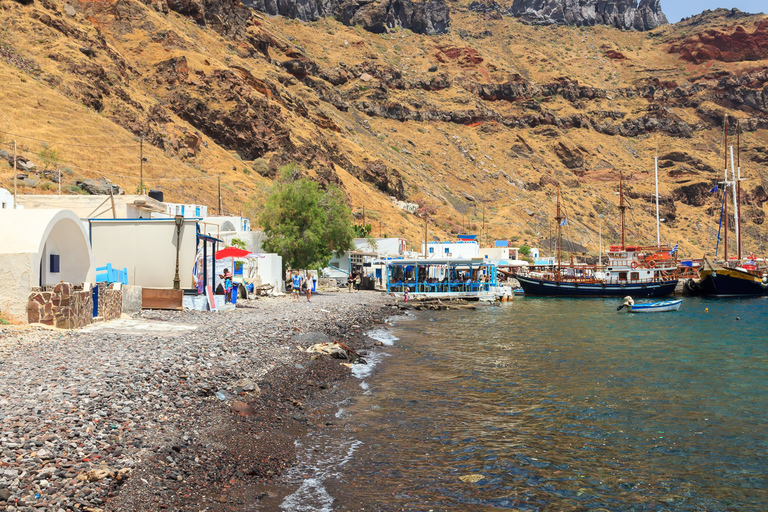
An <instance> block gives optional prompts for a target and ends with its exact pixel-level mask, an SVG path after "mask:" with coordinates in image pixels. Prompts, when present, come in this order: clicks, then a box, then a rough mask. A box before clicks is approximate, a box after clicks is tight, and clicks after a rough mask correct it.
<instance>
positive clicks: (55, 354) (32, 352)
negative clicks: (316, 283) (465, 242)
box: [0, 292, 398, 512]
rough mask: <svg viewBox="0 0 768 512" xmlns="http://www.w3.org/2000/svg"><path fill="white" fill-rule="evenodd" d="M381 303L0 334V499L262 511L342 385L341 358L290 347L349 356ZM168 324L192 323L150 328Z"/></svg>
mask: <svg viewBox="0 0 768 512" xmlns="http://www.w3.org/2000/svg"><path fill="white" fill-rule="evenodd" d="M394 305H395V301H394V300H393V299H392V298H391V297H388V296H386V295H384V294H381V293H377V292H360V293H352V294H347V293H346V292H338V293H326V294H322V295H316V296H314V297H313V300H312V302H311V303H306V302H301V303H292V302H291V300H290V297H288V296H286V297H281V298H270V299H261V300H257V301H243V302H240V303H238V306H239V307H238V308H237V309H236V310H235V311H232V312H228V313H222V314H218V315H216V314H211V313H200V312H190V311H184V312H171V311H144V312H142V314H141V315H140V317H139V319H138V321H137V322H134V323H133V324H132V323H131V322H123V323H124V324H126V325H120V324H121V321H118V322H117V323H115V324H112V325H113V326H111V327H110V324H109V323H108V324H102V325H101V326H97V327H96V328H95V329H92V330H90V329H89V330H82V331H51V330H47V329H40V328H37V327H34V326H33V327H25V328H2V329H0V370H1V371H2V374H3V376H4V378H3V381H2V382H0V432H2V436H0V439H1V440H2V448H0V503H1V504H3V505H5V506H6V507H7V509H8V510H35V509H39V508H40V507H43V508H44V509H46V510H54V511H57V512H58V510H59V509H61V510H65V511H66V510H83V511H87V510H92V511H98V510H104V511H109V510H115V511H118V510H119V511H125V512H128V511H140V510H164V509H167V510H202V509H206V508H207V510H210V511H216V510H222V511H223V510H245V509H251V510H253V509H257V508H262V507H264V508H265V509H271V510H273V509H275V508H277V506H278V505H279V503H280V502H281V500H282V498H283V497H284V495H285V494H286V493H287V492H289V490H288V489H287V486H286V485H285V484H284V483H281V481H280V478H281V477H282V476H284V474H285V472H286V470H287V469H288V468H290V467H291V465H292V464H293V463H294V461H295V456H296V452H295V450H296V448H295V441H296V440H297V439H298V438H300V437H302V436H305V435H306V434H307V433H308V432H311V431H318V430H321V429H323V428H325V427H327V426H332V425H333V413H334V412H335V411H333V410H332V408H333V407H334V405H336V404H338V402H339V401H340V400H341V399H343V398H344V397H346V396H348V394H349V393H351V392H353V390H352V388H350V387H349V383H350V382H351V379H350V377H351V376H352V372H351V371H350V369H349V368H347V367H345V366H342V364H340V363H341V362H342V361H340V360H338V359H332V358H331V357H329V356H326V355H323V356H318V355H316V354H312V353H307V352H303V351H301V350H299V349H297V348H296V347H297V346H301V347H303V348H307V347H308V346H310V345H312V344H314V343H316V342H319V341H322V340H323V339H327V338H326V337H330V338H331V339H332V340H338V341H341V342H343V343H344V344H345V345H347V346H349V347H350V348H352V349H353V350H355V351H358V352H360V353H361V355H363V356H364V355H365V353H367V352H366V351H368V350H370V349H371V348H373V347H374V346H375V345H376V343H375V342H374V340H372V339H370V338H368V337H366V336H365V333H366V332H367V331H369V330H371V329H372V328H375V327H376V326H379V325H381V324H382V323H383V321H384V320H385V319H386V318H388V317H391V316H393V315H394V314H397V313H398V310H397V308H396V307H393V306H394ZM142 324H147V325H148V326H149V327H150V328H149V329H147V330H142V327H141V325H142ZM176 324H181V325H195V326H197V328H196V329H194V330H178V331H173V330H171V331H167V330H166V331H163V330H162V328H164V327H165V328H168V327H172V326H174V325H176ZM115 326H116V327H115ZM251 389H253V391H249V390H251ZM259 390H260V392H258V391H259ZM217 395H218V396H217ZM222 398H223V399H222Z"/></svg>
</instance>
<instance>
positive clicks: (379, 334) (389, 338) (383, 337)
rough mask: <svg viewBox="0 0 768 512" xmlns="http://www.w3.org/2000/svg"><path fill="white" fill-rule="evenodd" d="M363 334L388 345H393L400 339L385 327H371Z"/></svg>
mask: <svg viewBox="0 0 768 512" xmlns="http://www.w3.org/2000/svg"><path fill="white" fill-rule="evenodd" d="M365 335H366V336H368V337H369V338H373V339H375V340H376V341H380V342H381V343H383V344H384V345H388V346H392V345H394V344H395V342H396V341H397V340H399V339H400V338H398V337H397V336H395V335H394V334H392V333H391V332H389V331H388V330H386V329H372V330H370V331H368V332H367V333H365Z"/></svg>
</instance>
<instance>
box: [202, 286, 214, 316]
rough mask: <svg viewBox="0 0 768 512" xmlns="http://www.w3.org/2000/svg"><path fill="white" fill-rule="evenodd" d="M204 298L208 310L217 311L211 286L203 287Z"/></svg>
mask: <svg viewBox="0 0 768 512" xmlns="http://www.w3.org/2000/svg"><path fill="white" fill-rule="evenodd" d="M205 296H206V297H207V298H208V309H209V310H211V311H217V309H216V298H215V297H214V296H213V288H211V285H208V286H206V287H205Z"/></svg>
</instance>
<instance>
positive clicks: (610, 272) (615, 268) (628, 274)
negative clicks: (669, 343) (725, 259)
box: [515, 173, 677, 297]
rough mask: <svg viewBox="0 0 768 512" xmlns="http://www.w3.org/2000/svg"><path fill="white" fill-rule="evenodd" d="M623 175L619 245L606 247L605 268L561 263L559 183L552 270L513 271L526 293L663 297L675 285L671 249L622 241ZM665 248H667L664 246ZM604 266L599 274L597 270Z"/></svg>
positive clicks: (572, 295)
mask: <svg viewBox="0 0 768 512" xmlns="http://www.w3.org/2000/svg"><path fill="white" fill-rule="evenodd" d="M625 210H626V205H625V204H624V178H623V175H622V174H621V173H619V211H620V212H621V245H619V246H611V247H610V249H609V250H608V251H607V255H608V263H607V264H606V265H605V268H604V269H602V268H598V267H589V266H575V265H572V264H571V265H567V266H564V265H563V264H562V243H561V241H562V226H563V225H564V224H565V223H566V222H567V220H566V218H565V217H563V216H562V213H561V211H560V187H559V186H558V188H557V215H556V216H555V219H557V261H556V263H555V265H554V269H553V271H544V272H530V273H528V274H526V275H521V274H516V275H515V278H516V279H517V280H518V282H519V283H520V286H522V288H523V290H524V291H525V294H526V295H544V296H559V297H624V296H627V295H633V296H637V297H666V296H667V295H670V294H671V293H673V292H674V291H675V287H676V286H677V278H676V275H677V274H676V272H677V263H676V260H675V259H674V258H672V257H671V256H672V254H673V252H674V251H668V252H660V251H659V250H658V249H659V247H643V246H627V245H626V243H625V231H626V230H625ZM666 249H669V248H666ZM602 270H604V273H603V276H604V277H599V275H600V274H599V271H602Z"/></svg>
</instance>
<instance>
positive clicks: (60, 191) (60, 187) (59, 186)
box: [59, 167, 111, 195]
mask: <svg viewBox="0 0 768 512" xmlns="http://www.w3.org/2000/svg"><path fill="white" fill-rule="evenodd" d="M110 190H111V188H110ZM59 195H61V167H59Z"/></svg>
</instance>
